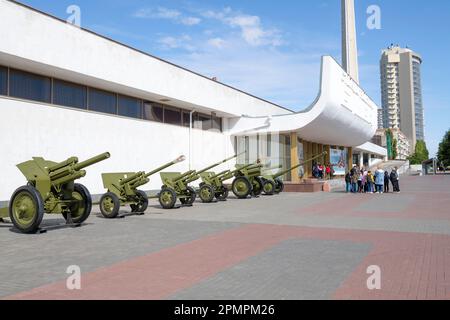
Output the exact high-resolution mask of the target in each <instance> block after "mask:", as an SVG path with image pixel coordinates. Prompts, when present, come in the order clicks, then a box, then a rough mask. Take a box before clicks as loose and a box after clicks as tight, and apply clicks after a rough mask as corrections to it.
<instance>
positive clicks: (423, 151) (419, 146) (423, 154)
mask: <svg viewBox="0 0 450 320" xmlns="http://www.w3.org/2000/svg"><path fill="white" fill-rule="evenodd" d="M408 159H409V162H410V163H411V164H422V162H424V161H426V160H428V159H430V153H429V152H428V149H427V144H426V143H425V141H422V140H419V141H417V143H416V150H415V152H414V154H413V155H412V156H410V157H409V158H408Z"/></svg>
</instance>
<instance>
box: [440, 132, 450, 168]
mask: <svg viewBox="0 0 450 320" xmlns="http://www.w3.org/2000/svg"><path fill="white" fill-rule="evenodd" d="M438 159H439V164H441V163H442V164H443V165H444V166H445V167H449V166H450V130H448V131H447V133H446V134H445V136H444V138H442V142H441V143H440V144H439V151H438Z"/></svg>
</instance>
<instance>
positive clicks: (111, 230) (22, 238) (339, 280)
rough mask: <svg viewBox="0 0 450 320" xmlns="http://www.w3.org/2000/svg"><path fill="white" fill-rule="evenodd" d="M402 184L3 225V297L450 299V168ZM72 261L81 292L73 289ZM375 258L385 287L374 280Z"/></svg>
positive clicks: (0, 233) (154, 204)
mask: <svg viewBox="0 0 450 320" xmlns="http://www.w3.org/2000/svg"><path fill="white" fill-rule="evenodd" d="M401 187H402V193H401V194H383V195H378V194H376V195H365V194H361V195H352V194H345V193H344V192H342V191H335V192H331V193H318V194H294V193H284V194H281V195H279V196H273V197H267V196H262V197H260V198H258V199H248V200H237V199H234V198H231V199H229V200H228V201H226V202H223V203H212V204H202V203H200V202H197V203H196V204H195V206H194V207H191V208H180V209H174V210H169V211H165V210H162V209H160V208H159V206H158V204H157V202H156V201H155V200H152V201H151V205H150V207H149V208H148V210H147V213H146V214H145V215H143V216H127V217H126V218H124V219H116V220H106V219H103V218H102V217H101V215H100V214H99V209H98V207H94V209H93V212H92V214H91V217H90V218H89V220H88V221H87V223H86V224H85V225H83V226H82V227H80V228H74V229H73V228H65V227H63V228H57V229H53V230H49V231H48V232H47V233H45V234H40V235H23V234H19V233H17V232H15V231H14V230H13V229H12V226H11V225H10V224H0V257H1V258H0V298H2V299H198V300H203V299H450V176H429V177H403V178H402V179H401ZM123 209H124V210H125V209H126V208H123ZM124 212H125V211H124ZM55 223H63V220H61V219H60V218H59V216H49V217H46V219H45V221H44V225H54V224H55ZM71 265H77V266H79V267H80V268H81V272H82V276H81V286H82V287H81V290H68V289H67V287H66V279H67V277H68V276H69V274H67V273H66V270H67V268H68V266H71ZM370 266H378V267H379V268H380V271H381V278H380V281H381V282H380V283H381V289H380V290H369V289H368V287H367V279H368V278H369V277H370V276H371V275H370V274H368V273H367V269H368V267H370Z"/></svg>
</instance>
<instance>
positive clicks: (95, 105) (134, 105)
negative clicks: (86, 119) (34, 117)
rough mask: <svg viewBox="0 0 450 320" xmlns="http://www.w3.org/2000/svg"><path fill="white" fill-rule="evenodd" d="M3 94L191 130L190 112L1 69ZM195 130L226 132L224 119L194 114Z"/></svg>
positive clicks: (0, 91) (0, 79) (0, 77)
mask: <svg viewBox="0 0 450 320" xmlns="http://www.w3.org/2000/svg"><path fill="white" fill-rule="evenodd" d="M0 95H5V96H6V95H7V96H11V97H15V98H20V99H26V100H33V101H39V102H45V103H50V104H55V105H60V106H67V107H71V108H78V109H83V110H90V111H96V112H102V113H107V114H115V115H120V116H124V117H129V118H135V119H144V120H149V121H156V122H162V123H167V124H172V125H178V126H185V127H189V125H190V111H188V110H183V109H179V108H175V107H171V106H167V105H163V104H160V103H155V102H150V101H144V100H142V99H137V98H133V97H128V96H123V95H120V94H117V93H113V92H108V91H104V90H99V89H95V88H91V87H87V86H83V85H79V84H74V83H70V82H66V81H63V80H58V79H53V78H49V77H44V76H40V75H36V74H32V73H28V72H24V71H20V70H15V69H8V68H5V67H1V66H0ZM192 120H193V127H194V128H196V129H202V130H215V131H222V119H221V118H219V117H216V116H213V115H207V114H202V113H194V114H193V119H192Z"/></svg>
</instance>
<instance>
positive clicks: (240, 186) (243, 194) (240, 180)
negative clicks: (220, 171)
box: [231, 177, 252, 199]
mask: <svg viewBox="0 0 450 320" xmlns="http://www.w3.org/2000/svg"><path fill="white" fill-rule="evenodd" d="M231 190H232V191H233V193H234V195H235V196H236V197H237V198H238V199H246V198H247V197H248V196H249V195H250V193H251V192H252V184H251V183H250V181H249V180H248V179H247V178H246V177H237V178H236V179H234V181H233V184H232V186H231Z"/></svg>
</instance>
